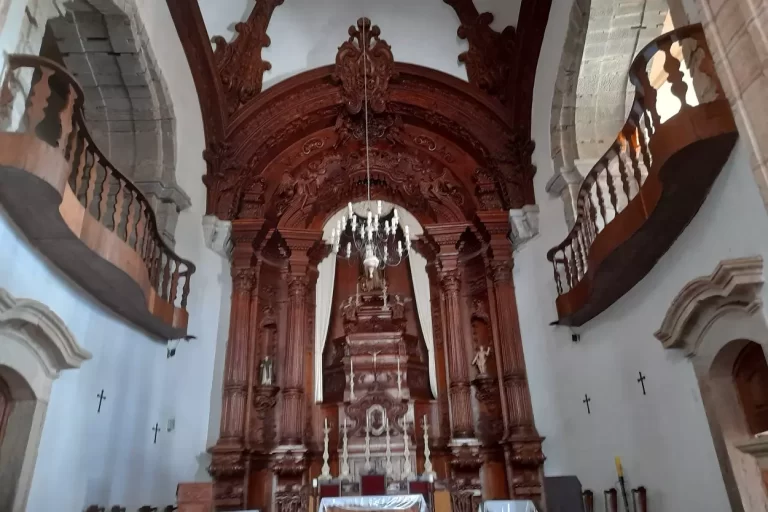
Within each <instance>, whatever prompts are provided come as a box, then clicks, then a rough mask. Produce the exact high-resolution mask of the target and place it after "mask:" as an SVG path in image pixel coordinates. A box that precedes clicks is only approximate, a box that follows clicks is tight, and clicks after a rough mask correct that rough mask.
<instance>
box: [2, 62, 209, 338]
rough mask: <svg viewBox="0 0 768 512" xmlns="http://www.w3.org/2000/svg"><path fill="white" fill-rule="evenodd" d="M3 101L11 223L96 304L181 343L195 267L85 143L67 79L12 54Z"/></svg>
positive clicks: (77, 90) (50, 66)
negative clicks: (170, 242)
mask: <svg viewBox="0 0 768 512" xmlns="http://www.w3.org/2000/svg"><path fill="white" fill-rule="evenodd" d="M29 84H31V85H29ZM27 90H28V91H29V94H28V96H27V98H26V104H24V91H27ZM3 100H4V101H3V106H4V108H5V110H6V111H5V115H4V116H3V121H4V123H3V128H2V131H0V202H1V203H2V205H3V206H4V207H5V209H6V210H7V212H8V214H9V215H10V216H11V218H12V219H13V220H14V222H15V223H16V224H17V225H18V226H19V228H20V229H21V230H22V231H23V232H24V234H25V235H26V236H27V238H28V239H29V240H30V242H31V243H32V244H33V245H34V246H35V247H37V248H38V249H39V250H40V252H42V253H43V254H44V255H45V256H46V257H48V259H49V260H51V262H53V264H54V265H56V266H57V267H59V268H60V269H61V270H62V271H63V272H64V273H65V274H66V275H67V276H69V277H70V278H71V279H73V280H74V281H75V282H76V283H77V284H79V285H80V286H81V287H83V288H84V289H85V290H87V291H88V292H89V293H90V294H92V295H93V296H94V297H95V298H96V299H97V300H98V301H99V302H101V303H102V304H104V305H106V306H107V307H108V308H110V309H112V310H113V311H114V312H116V313H117V314H119V315H120V316H122V317H124V318H126V319H127V320H129V321H130V322H132V323H134V324H136V325H137V326H138V327H140V328H142V329H144V330H145V331H147V332H149V333H150V334H152V335H154V336H158V337H160V338H163V339H177V338H182V337H184V336H185V335H186V332H187V320H188V315H187V311H186V305H187V297H188V296H189V289H190V278H191V277H192V274H193V273H194V272H195V266H194V265H193V264H192V263H191V262H189V261H187V260H185V259H182V258H181V257H179V256H178V255H177V254H176V253H174V252H173V251H172V250H171V249H170V248H169V247H168V246H167V245H166V244H165V242H164V241H163V239H162V238H161V236H160V233H159V231H158V229H157V221H156V220H155V214H154V212H153V210H152V208H151V206H150V203H149V201H148V200H147V199H146V198H145V197H144V196H143V195H142V193H141V192H140V191H139V189H138V188H136V186H135V185H134V184H133V183H132V182H131V181H130V180H129V179H127V178H126V177H125V176H123V175H122V174H121V173H120V172H119V171H118V170H117V169H115V167H114V166H113V165H112V164H111V163H110V162H109V160H108V159H107V158H106V156H104V154H103V153H102V152H101V151H99V149H98V148H97V147H96V144H94V142H93V139H92V138H91V136H90V135H89V133H88V130H87V128H86V126H85V123H84V121H83V112H82V107H83V101H84V95H83V90H82V89H81V87H80V85H79V84H78V83H77V81H76V80H75V79H74V78H73V77H72V75H70V74H69V73H68V72H67V71H66V70H65V69H64V68H62V67H61V66H59V65H58V64H56V63H55V62H53V61H50V60H48V59H44V58H41V57H37V56H29V55H12V56H10V57H9V71H8V74H7V76H6V80H5V84H4V87H3Z"/></svg>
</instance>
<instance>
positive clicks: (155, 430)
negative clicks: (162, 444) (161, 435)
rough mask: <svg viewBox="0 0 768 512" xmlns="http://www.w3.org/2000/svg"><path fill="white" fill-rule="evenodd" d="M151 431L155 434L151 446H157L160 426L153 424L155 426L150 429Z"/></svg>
mask: <svg viewBox="0 0 768 512" xmlns="http://www.w3.org/2000/svg"><path fill="white" fill-rule="evenodd" d="M152 430H153V431H154V432H155V441H154V442H153V443H152V444H157V433H158V432H160V424H159V423H155V426H154V427H153V428H152Z"/></svg>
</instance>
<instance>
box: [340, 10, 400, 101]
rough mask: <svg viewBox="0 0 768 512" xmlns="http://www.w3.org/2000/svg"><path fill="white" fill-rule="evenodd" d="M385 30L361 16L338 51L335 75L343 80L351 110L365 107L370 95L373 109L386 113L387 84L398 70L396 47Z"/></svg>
mask: <svg viewBox="0 0 768 512" xmlns="http://www.w3.org/2000/svg"><path fill="white" fill-rule="evenodd" d="M380 35H381V30H380V29H379V27H378V26H377V25H373V26H371V20H369V19H368V18H360V19H359V20H357V27H355V26H350V27H349V39H348V40H347V41H345V42H344V43H343V44H342V45H341V46H340V47H339V51H338V53H337V54H336V69H335V70H334V72H333V75H332V78H333V80H334V81H336V82H337V83H338V82H340V83H341V87H342V96H343V97H344V102H345V104H346V106H347V111H348V112H349V113H350V114H357V113H359V112H360V111H361V110H362V109H363V104H364V103H365V96H366V94H367V96H368V103H369V106H370V109H371V110H372V111H373V112H375V113H382V112H384V110H385V109H386V108H387V87H388V86H389V81H390V80H391V79H392V78H394V77H395V76H396V75H397V74H396V73H395V69H394V64H395V58H394V56H393V55H392V48H391V47H390V46H389V45H388V44H387V42H386V41H384V40H383V39H380V38H379V36H380Z"/></svg>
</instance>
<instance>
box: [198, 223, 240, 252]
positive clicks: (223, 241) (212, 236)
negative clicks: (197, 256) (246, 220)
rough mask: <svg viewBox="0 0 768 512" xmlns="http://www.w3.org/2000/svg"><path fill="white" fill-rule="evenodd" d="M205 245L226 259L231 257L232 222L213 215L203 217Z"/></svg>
mask: <svg viewBox="0 0 768 512" xmlns="http://www.w3.org/2000/svg"><path fill="white" fill-rule="evenodd" d="M203 237H204V238H205V246H206V247H208V248H209V249H210V250H212V251H213V252H215V253H216V254H218V255H219V256H221V257H222V258H224V259H226V260H231V259H232V247H233V246H232V222H231V221H228V220H220V219H219V218H218V217H216V216H215V215H206V216H204V217H203Z"/></svg>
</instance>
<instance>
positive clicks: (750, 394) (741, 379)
mask: <svg viewBox="0 0 768 512" xmlns="http://www.w3.org/2000/svg"><path fill="white" fill-rule="evenodd" d="M733 380H734V383H735V385H736V389H737V391H738V394H739V399H740V400H741V406H742V408H743V409H744V416H745V418H746V420H747V425H748V426H749V431H750V433H752V434H757V433H760V432H765V431H768V363H766V360H765V354H764V353H763V348H762V347H761V346H760V345H758V344H757V343H753V342H750V343H749V345H747V346H746V347H744V349H743V350H742V351H741V353H740V354H739V356H738V357H737V358H736V363H735V364H734V366H733Z"/></svg>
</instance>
